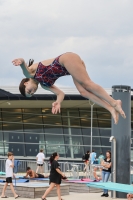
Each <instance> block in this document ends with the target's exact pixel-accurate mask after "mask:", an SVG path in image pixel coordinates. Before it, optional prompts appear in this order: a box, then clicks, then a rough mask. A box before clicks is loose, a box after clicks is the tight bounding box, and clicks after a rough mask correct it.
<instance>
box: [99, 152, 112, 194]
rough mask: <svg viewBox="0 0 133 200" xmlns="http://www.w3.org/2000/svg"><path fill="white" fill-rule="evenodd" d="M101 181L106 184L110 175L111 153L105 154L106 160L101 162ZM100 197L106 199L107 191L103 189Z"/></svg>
mask: <svg viewBox="0 0 133 200" xmlns="http://www.w3.org/2000/svg"><path fill="white" fill-rule="evenodd" d="M101 165H102V166H103V169H102V181H103V182H107V181H108V180H109V176H110V174H111V151H107V152H106V158H105V159H104V160H103V161H102V164H101ZM101 196H102V197H108V196H109V195H108V190H106V189H104V191H103V194H102V195H101Z"/></svg>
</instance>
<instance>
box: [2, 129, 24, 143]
mask: <svg viewBox="0 0 133 200" xmlns="http://www.w3.org/2000/svg"><path fill="white" fill-rule="evenodd" d="M4 142H18V143H21V142H24V134H23V133H17V132H5V133H4Z"/></svg>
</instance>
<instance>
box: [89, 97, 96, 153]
mask: <svg viewBox="0 0 133 200" xmlns="http://www.w3.org/2000/svg"><path fill="white" fill-rule="evenodd" d="M89 104H90V106H91V147H90V152H91V153H92V126H93V106H94V104H95V103H93V102H91V101H90V100H89Z"/></svg>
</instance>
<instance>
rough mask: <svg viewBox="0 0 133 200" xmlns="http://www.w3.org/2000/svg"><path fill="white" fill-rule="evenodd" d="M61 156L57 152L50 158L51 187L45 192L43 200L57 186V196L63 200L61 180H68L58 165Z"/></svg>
mask: <svg viewBox="0 0 133 200" xmlns="http://www.w3.org/2000/svg"><path fill="white" fill-rule="evenodd" d="M58 159H59V154H58V153H57V152H55V153H53V155H52V156H51V157H50V163H51V171H50V176H49V179H50V186H49V188H48V189H47V190H46V191H45V193H44V195H43V196H42V200H46V196H47V195H48V194H49V193H50V192H51V190H52V189H53V188H54V187H55V186H56V188H57V195H58V198H59V200H61V192H60V184H61V179H66V177H65V175H64V174H63V173H62V172H61V169H60V165H59V163H58Z"/></svg>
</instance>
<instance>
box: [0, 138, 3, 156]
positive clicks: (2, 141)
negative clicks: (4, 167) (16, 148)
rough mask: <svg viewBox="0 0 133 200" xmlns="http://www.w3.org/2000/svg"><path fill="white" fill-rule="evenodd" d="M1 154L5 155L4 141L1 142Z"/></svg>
mask: <svg viewBox="0 0 133 200" xmlns="http://www.w3.org/2000/svg"><path fill="white" fill-rule="evenodd" d="M0 155H1V156H3V155H4V146H3V141H2V142H0Z"/></svg>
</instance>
